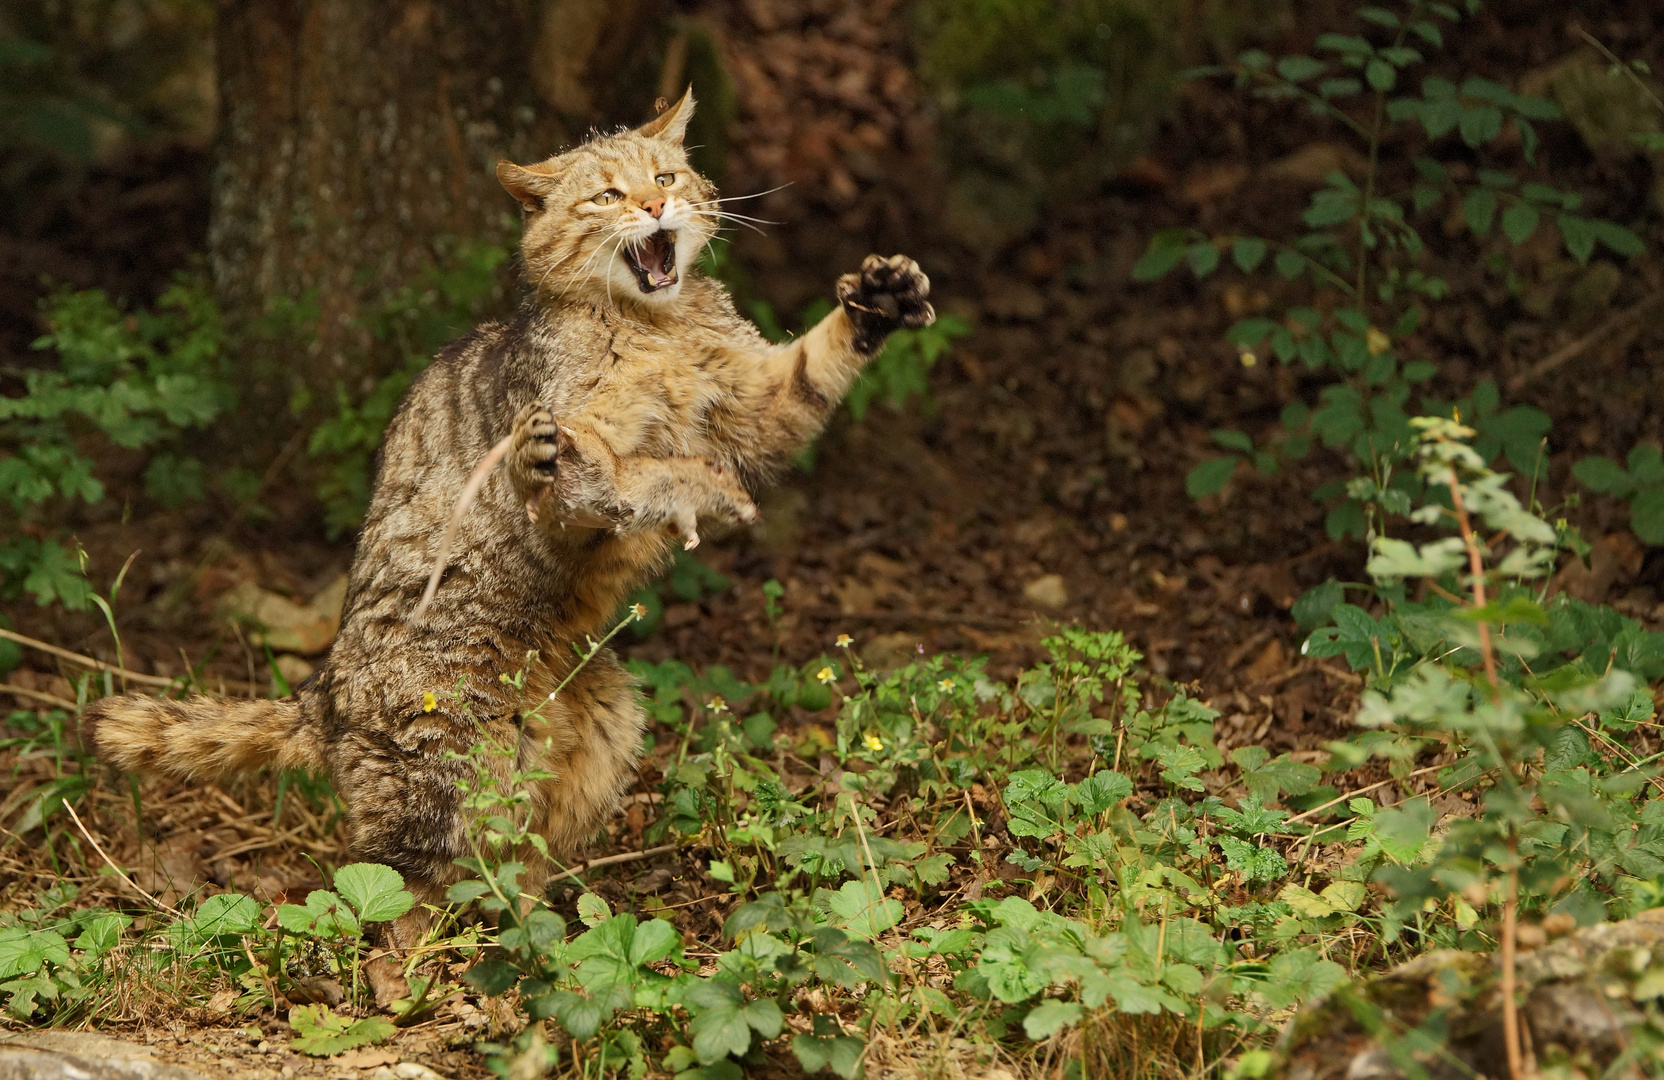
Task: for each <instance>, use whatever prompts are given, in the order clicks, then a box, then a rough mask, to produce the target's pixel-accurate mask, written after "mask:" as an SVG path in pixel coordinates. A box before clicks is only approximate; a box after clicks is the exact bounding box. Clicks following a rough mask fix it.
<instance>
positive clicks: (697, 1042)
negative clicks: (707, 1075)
mask: <svg viewBox="0 0 1664 1080" xmlns="http://www.w3.org/2000/svg"><path fill="white" fill-rule="evenodd" d="M688 1030H689V1031H690V1032H691V1033H692V1034H693V1052H694V1054H696V1055H697V1056H698V1058H699V1063H700V1064H701V1065H709V1064H711V1063H712V1062H713V1061H721V1060H722V1059H723V1058H725V1057H727V1056H728V1055H730V1054H732V1055H734V1056H735V1057H739V1056H741V1055H743V1054H744V1053H745V1052H746V1051H747V1050H749V1049H750V1048H751V1025H750V1024H748V1023H746V1019H745V1015H744V1013H743V1012H742V1010H741V1009H740V1007H739V1006H738V1005H723V1006H719V1007H718V1008H715V1009H709V1010H707V1011H705V1012H702V1013H700V1014H699V1015H698V1016H696V1017H694V1018H693V1023H692V1025H691V1026H690V1027H689V1029H688Z"/></svg>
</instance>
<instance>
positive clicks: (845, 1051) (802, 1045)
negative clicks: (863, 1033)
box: [792, 991, 940, 1080]
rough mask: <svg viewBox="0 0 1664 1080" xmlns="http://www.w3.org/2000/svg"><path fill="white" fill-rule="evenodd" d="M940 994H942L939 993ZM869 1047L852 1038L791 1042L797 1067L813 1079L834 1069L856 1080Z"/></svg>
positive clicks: (797, 1038) (847, 1079) (846, 1078)
mask: <svg viewBox="0 0 1664 1080" xmlns="http://www.w3.org/2000/svg"><path fill="white" fill-rule="evenodd" d="M937 993H940V991H937ZM864 1050H866V1044H865V1043H863V1042H862V1041H861V1040H860V1039H858V1038H856V1037H855V1036H853V1035H833V1036H830V1037H824V1038H823V1037H817V1036H814V1035H797V1036H794V1037H793V1038H792V1053H794V1054H796V1055H797V1061H798V1064H800V1065H802V1066H803V1071H804V1072H806V1073H808V1074H810V1075H811V1076H812V1075H814V1074H815V1073H818V1072H820V1071H822V1070H823V1069H831V1070H832V1071H833V1072H834V1073H836V1074H837V1075H839V1076H841V1077H843V1078H844V1080H855V1076H856V1073H857V1072H858V1071H859V1070H860V1068H861V1054H862V1052H863V1051H864Z"/></svg>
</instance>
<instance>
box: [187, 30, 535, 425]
mask: <svg viewBox="0 0 1664 1080" xmlns="http://www.w3.org/2000/svg"><path fill="white" fill-rule="evenodd" d="M542 15H543V12H542V10H541V9H540V8H539V7H538V6H537V5H535V4H530V3H525V2H523V0H227V2H225V3H222V4H221V5H220V8H219V22H218V29H217V49H218V70H219V78H218V81H219V95H220V102H221V106H220V110H221V118H220V128H219V142H218V147H217V161H216V166H215V173H214V180H213V211H212V217H211V222H210V229H209V247H210V265H211V268H212V273H213V278H214V285H215V289H216V292H217V295H218V298H219V300H220V303H221V305H222V308H223V310H224V311H225V313H226V315H227V318H228V321H229V324H230V325H231V326H232V327H233V328H241V329H243V330H245V331H246V330H248V329H249V328H251V327H253V326H256V325H258V324H259V322H260V320H261V319H262V318H265V317H270V316H272V315H274V313H281V312H282V311H283V310H287V311H288V312H289V313H290V318H292V319H296V320H298V322H299V324H300V325H299V326H298V327H297V329H299V330H301V331H302V332H303V333H302V335H301V336H302V339H303V340H304V339H306V338H310V339H311V341H310V343H309V345H308V346H307V348H305V349H304V350H296V349H293V348H287V347H284V348H280V349H279V350H278V351H277V352H276V353H275V354H274V355H272V356H271V357H269V359H272V360H276V361H278V362H279V363H280V364H281V368H282V370H281V371H280V372H279V376H280V379H279V385H278V386H273V387H270V389H274V390H282V391H287V392H288V393H290V394H293V393H294V392H295V391H297V390H299V391H303V392H304V393H305V394H306V395H307V396H309V397H310V398H311V399H313V400H319V399H321V401H322V402H324V403H328V402H332V401H333V399H334V395H335V387H336V386H337V385H342V384H344V385H345V386H346V388H347V391H348V393H349V395H354V396H356V395H358V394H360V393H362V392H363V390H364V389H367V387H368V385H369V383H370V381H371V380H373V379H374V377H375V376H377V375H378V374H380V373H381V370H384V369H385V367H386V365H387V364H388V363H389V360H390V358H389V357H387V356H378V355H377V352H378V346H377V344H376V342H375V340H374V337H373V335H372V334H371V332H370V329H369V328H368V326H367V325H366V322H365V320H366V316H368V315H371V314H373V313H374V312H376V311H377V310H379V309H384V308H385V305H386V304H387V303H388V301H389V300H390V299H392V298H393V297H394V295H395V294H396V293H397V292H398V291H399V290H400V289H401V287H404V286H407V285H412V284H415V283H418V282H420V281H421V280H422V279H423V278H424V276H425V275H426V274H428V273H429V272H431V270H432V269H433V267H434V266H435V265H436V262H437V261H438V260H439V259H440V258H441V257H442V256H441V252H442V249H443V245H444V243H445V242H446V240H447V239H448V238H454V239H489V240H493V241H495V242H498V243H501V244H504V245H506V246H512V244H513V243H514V240H515V239H516V238H517V233H518V229H517V222H516V219H515V217H514V215H513V213H512V210H513V207H512V203H511V201H510V200H509V199H508V198H507V196H506V195H504V193H503V192H502V190H501V189H500V188H499V187H498V185H497V182H496V180H495V178H494V175H493V167H494V165H495V163H496V160H497V159H498V158H500V157H510V158H514V159H516V160H528V159H537V158H542V157H544V156H547V155H548V154H550V153H552V152H554V151H555V150H556V149H558V148H559V147H560V146H561V145H562V144H563V143H565V142H566V141H567V135H568V128H567V125H566V123H565V122H563V120H562V118H561V117H560V116H559V115H558V113H557V111H556V110H555V109H554V108H552V107H551V106H550V105H549V104H548V103H547V102H546V101H544V100H542V99H541V98H540V97H539V96H538V89H537V80H535V79H533V78H532V70H531V68H532V64H533V62H534V61H533V57H534V49H533V45H534V43H535V42H536V41H537V40H538V39H539V37H540V35H542V34H543V26H542V21H543V20H542ZM314 304H315V306H314ZM291 340H292V339H291ZM256 351H259V350H256Z"/></svg>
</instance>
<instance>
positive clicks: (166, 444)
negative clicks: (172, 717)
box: [0, 276, 243, 609]
mask: <svg viewBox="0 0 1664 1080" xmlns="http://www.w3.org/2000/svg"><path fill="white" fill-rule="evenodd" d="M44 307H45V309H46V313H47V322H48V325H49V326H50V328H51V329H50V330H49V332H48V333H47V334H46V335H45V336H43V337H41V338H40V339H39V340H37V341H36V342H35V348H37V349H41V350H43V351H44V350H51V351H52V352H54V353H56V355H57V360H58V363H57V364H56V365H55V366H42V367H39V368H32V369H28V370H25V371H23V372H22V373H21V382H22V383H23V393H22V394H20V395H18V396H15V397H13V396H8V397H0V500H4V501H5V502H6V503H7V504H8V505H9V507H10V510H11V513H10V514H8V515H7V524H5V525H3V526H0V575H4V581H3V583H0V595H3V596H5V597H7V598H16V597H17V596H19V595H21V594H22V593H25V592H27V593H29V594H31V595H33V596H34V598H35V600H36V602H37V603H41V604H48V603H52V602H54V601H59V602H62V603H63V604H64V605H65V606H66V607H69V608H72V609H82V608H85V607H86V606H87V605H88V604H89V603H90V602H91V597H92V591H91V588H90V586H89V585H88V584H87V582H86V579H85V578H84V577H83V575H82V569H83V567H82V565H81V558H80V557H79V556H78V554H77V553H76V551H75V549H74V548H73V547H72V546H70V544H69V543H68V541H67V540H66V538H65V537H64V536H63V535H62V533H61V531H60V527H59V526H58V524H57V523H58V522H59V521H61V518H62V511H63V509H64V508H65V504H66V503H68V502H70V501H73V500H79V501H81V502H83V503H86V504H88V505H91V504H95V503H99V502H101V501H102V500H103V499H104V497H105V490H106V489H105V484H104V481H102V480H100V479H99V478H98V476H97V475H96V466H95V463H94V461H93V458H92V456H91V455H93V454H96V453H97V452H98V451H99V449H100V448H101V446H102V447H109V446H116V447H123V448H127V449H142V450H144V451H146V452H147V454H148V458H149V464H148V465H147V466H146V468H145V470H144V486H145V491H146V493H147V494H148V495H149V496H150V497H152V498H154V499H155V500H157V501H158V502H160V503H162V504H163V505H166V506H177V505H179V504H180V503H182V502H185V501H187V500H191V499H200V498H202V497H203V494H204V492H205V490H206V487H207V484H208V481H209V473H208V468H207V466H206V465H205V464H204V463H203V462H202V461H201V460H199V459H198V458H196V457H194V456H192V455H191V454H190V453H189V452H188V450H187V449H186V448H185V445H184V439H183V436H184V434H185V432H187V431H189V430H191V429H195V428H206V427H208V426H209V425H211V424H213V423H214V422H215V421H216V420H218V419H219V417H220V416H221V415H223V414H224V413H225V412H226V411H227V410H229V409H231V408H233V407H234V406H235V404H236V393H235V391H234V389H233V383H232V381H231V379H230V378H229V372H228V368H227V360H226V348H225V338H224V335H223V333H222V332H221V329H220V321H219V313H218V310H217V309H216V308H215V306H214V303H213V300H212V299H211V297H210V296H209V293H208V286H207V282H206V280H204V279H203V278H201V277H194V276H193V277H184V278H181V279H180V280H179V282H178V283H177V284H175V285H173V286H172V287H170V288H169V289H168V290H167V291H166V292H165V293H163V294H162V297H161V299H160V300H159V301H158V302H157V304H156V307H155V308H154V309H153V310H150V311H137V312H133V313H130V314H129V313H124V312H123V311H121V309H119V308H118V307H116V305H115V304H113V303H112V302H111V301H110V299H109V297H107V296H106V295H105V294H104V293H103V292H102V291H100V290H97V289H92V290H87V291H84V292H70V291H63V292H58V293H55V294H53V295H52V296H51V297H49V298H47V299H46V300H45V301H44ZM216 479H217V480H218V481H219V482H220V483H221V484H223V485H227V486H231V487H235V486H237V485H238V484H239V482H240V481H241V480H242V479H243V477H242V476H241V475H240V473H235V472H222V473H220V474H219V476H218V477H216Z"/></svg>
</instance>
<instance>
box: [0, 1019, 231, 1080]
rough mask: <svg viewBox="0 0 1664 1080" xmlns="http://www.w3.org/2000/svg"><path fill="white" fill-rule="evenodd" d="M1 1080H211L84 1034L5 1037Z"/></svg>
mask: <svg viewBox="0 0 1664 1080" xmlns="http://www.w3.org/2000/svg"><path fill="white" fill-rule="evenodd" d="M0 1080H207V1078H206V1077H204V1076H203V1074H201V1073H199V1072H197V1071H195V1070H194V1069H187V1068H183V1067H181V1066H178V1065H169V1064H167V1063H166V1062H162V1061H158V1060H156V1058H155V1057H153V1056H152V1055H151V1053H150V1048H149V1047H148V1046H141V1045H140V1044H138V1043H130V1042H123V1041H122V1040H120V1039H108V1038H105V1037H104V1036H102V1035H94V1034H91V1033H89V1032H80V1031H35V1032H28V1033H25V1034H15V1035H14V1034H10V1033H3V1032H0Z"/></svg>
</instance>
